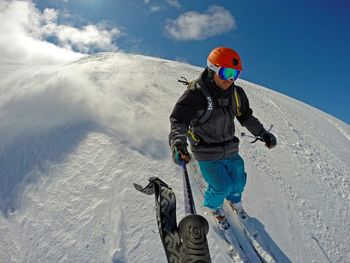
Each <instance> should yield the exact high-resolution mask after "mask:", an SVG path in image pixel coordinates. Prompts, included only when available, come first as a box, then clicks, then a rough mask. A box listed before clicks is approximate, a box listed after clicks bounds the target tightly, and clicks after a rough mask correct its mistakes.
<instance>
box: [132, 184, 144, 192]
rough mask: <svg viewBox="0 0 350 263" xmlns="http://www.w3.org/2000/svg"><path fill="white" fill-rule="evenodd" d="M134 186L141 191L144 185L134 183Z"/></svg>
mask: <svg viewBox="0 0 350 263" xmlns="http://www.w3.org/2000/svg"><path fill="white" fill-rule="evenodd" d="M134 187H135V189H136V190H137V191H141V190H142V189H143V187H142V186H141V185H139V184H134Z"/></svg>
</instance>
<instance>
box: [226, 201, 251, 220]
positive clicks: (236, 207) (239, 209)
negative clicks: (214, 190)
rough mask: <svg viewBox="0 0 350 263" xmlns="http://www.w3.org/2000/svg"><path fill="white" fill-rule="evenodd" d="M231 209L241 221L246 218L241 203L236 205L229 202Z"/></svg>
mask: <svg viewBox="0 0 350 263" xmlns="http://www.w3.org/2000/svg"><path fill="white" fill-rule="evenodd" d="M230 204H231V207H232V209H233V210H234V211H235V212H236V214H237V215H238V216H239V217H240V218H242V219H246V218H247V214H246V212H245V211H244V209H243V206H242V202H238V203H233V202H230Z"/></svg>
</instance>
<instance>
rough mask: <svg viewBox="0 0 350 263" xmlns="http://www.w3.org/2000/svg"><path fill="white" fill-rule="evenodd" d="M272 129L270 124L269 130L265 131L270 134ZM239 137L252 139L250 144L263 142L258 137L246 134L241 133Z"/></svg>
mask: <svg viewBox="0 0 350 263" xmlns="http://www.w3.org/2000/svg"><path fill="white" fill-rule="evenodd" d="M272 128H273V124H271V126H270V128H269V129H268V130H267V132H270V131H271V130H272ZM241 136H242V137H248V138H252V139H254V140H253V141H251V142H250V143H256V142H257V141H262V142H263V141H264V140H263V138H261V137H260V136H252V135H249V134H246V133H245V132H241Z"/></svg>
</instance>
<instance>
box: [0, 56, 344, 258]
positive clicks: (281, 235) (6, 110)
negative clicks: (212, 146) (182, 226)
mask: <svg viewBox="0 0 350 263" xmlns="http://www.w3.org/2000/svg"><path fill="white" fill-rule="evenodd" d="M2 63H5V62H2ZM136 69H137V70H136ZM140 69H142V70H140ZM7 70H8V71H12V72H13V73H12V74H7ZM160 70H162V71H163V70H165V71H166V72H168V75H160V74H158V73H159V72H160ZM0 71H1V72H0V92H1V93H0V94H1V95H0V136H1V138H2V140H1V142H0V167H1V169H0V247H1V249H0V262H38V261H40V262H114V263H122V262H160V263H162V262H166V259H165V253H164V251H163V248H162V244H161V241H160V239H159V234H158V229H157V225H156V220H155V210H154V209H155V208H154V197H149V198H148V197H145V196H144V195H142V194H139V193H137V192H136V191H135V190H134V189H133V183H134V182H136V183H140V184H146V183H147V179H148V178H149V177H151V176H158V177H160V178H161V179H162V180H164V181H165V182H166V183H168V184H169V185H170V186H171V187H172V188H173V189H174V191H175V193H176V197H177V206H178V213H177V215H178V222H179V221H180V219H181V218H182V217H183V216H184V208H183V205H182V204H183V193H182V178H181V171H180V169H178V167H175V166H174V165H173V164H172V161H171V158H170V155H169V149H168V145H167V136H168V131H169V115H170V112H171V110H172V107H173V105H174V103H175V101H176V100H177V98H178V97H179V95H180V94H181V93H182V91H183V90H184V87H183V86H182V85H181V84H179V83H177V79H178V78H179V77H180V76H184V77H186V78H188V79H193V78H195V77H197V76H198V74H199V73H200V72H201V69H200V68H197V67H193V66H190V65H185V64H181V63H178V62H172V61H166V60H161V59H157V58H150V57H144V56H137V55H126V54H119V53H117V54H110V53H101V54H96V55H92V56H88V57H84V58H81V59H79V60H77V61H74V62H72V63H68V64H61V65H54V66H50V67H35V66H32V67H30V68H29V67H28V66H26V65H16V64H15V63H12V64H11V65H10V66H9V67H6V65H5V66H4V65H2V67H0ZM238 85H241V86H242V87H243V88H244V89H245V91H246V93H247V95H248V97H249V99H250V103H251V106H252V108H253V110H254V112H255V114H256V116H257V117H258V118H259V119H260V120H261V121H262V122H263V123H264V124H265V125H266V127H268V126H269V125H270V124H273V125H274V128H273V130H272V131H273V132H274V133H275V134H276V135H277V139H278V146H277V147H276V148H275V149H273V150H268V149H266V148H265V147H263V145H262V144H261V143H256V144H250V143H249V140H248V139H246V138H242V139H241V155H242V156H243V158H244V160H245V164H246V169H247V172H248V184H247V187H246V191H245V193H244V201H245V207H246V209H247V212H248V214H250V215H251V216H254V217H255V218H256V224H257V226H258V225H259V224H260V225H261V229H265V230H266V234H267V235H268V236H269V242H270V243H271V246H272V249H273V250H274V251H273V253H274V254H275V255H277V258H278V259H279V262H284V261H288V260H290V261H292V262H347V261H349V259H350V237H349V235H348V234H347V233H349V232H350V223H349V220H348V218H349V217H350V190H349V189H350V174H349V171H350V167H349V166H350V164H349V161H348V160H349V157H350V154H349V149H350V135H349V134H350V128H349V125H347V124H344V123H342V122H341V121H338V120H336V119H335V118H333V117H332V116H329V115H327V114H325V113H323V112H321V111H319V110H317V109H314V108H312V107H310V106H308V105H305V104H303V103H300V102H298V101H296V100H293V99H291V98H288V97H286V96H284V95H281V94H278V93H276V92H273V91H270V90H268V89H266V88H263V87H260V86H258V85H255V84H252V83H249V82H246V81H243V80H239V81H238ZM236 127H237V134H239V132H240V131H245V129H244V128H242V127H240V126H239V123H238V122H237V125H236ZM199 194H200V193H199ZM195 198H198V199H200V197H199V196H197V197H195ZM199 210H200V211H201V207H199ZM210 227H211V229H213V228H214V229H215V226H213V225H211V226H210ZM265 230H264V231H265ZM209 237H210V244H211V246H210V251H211V253H212V256H213V259H214V260H213V262H230V261H229V259H228V258H227V257H226V256H224V255H222V253H221V251H222V247H220V245H219V244H223V242H222V240H220V235H219V234H218V233H215V231H213V232H210V233H209Z"/></svg>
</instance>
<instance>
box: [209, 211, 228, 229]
mask: <svg viewBox="0 0 350 263" xmlns="http://www.w3.org/2000/svg"><path fill="white" fill-rule="evenodd" d="M213 215H214V217H215V219H216V221H217V223H218V225H219V227H220V228H221V229H223V230H226V229H228V228H229V227H230V224H229V223H228V221H227V219H226V216H225V211H224V209H223V208H222V207H219V208H218V209H216V210H213Z"/></svg>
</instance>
